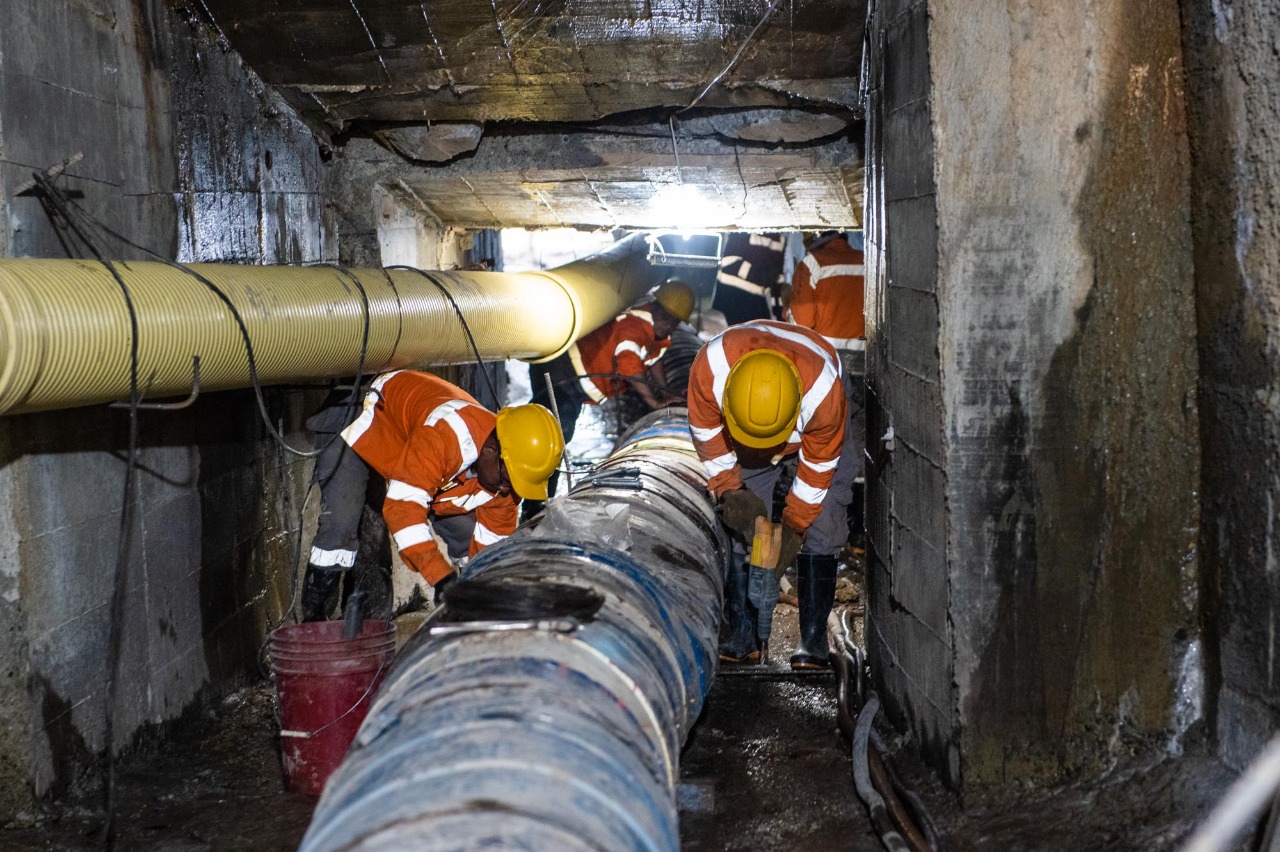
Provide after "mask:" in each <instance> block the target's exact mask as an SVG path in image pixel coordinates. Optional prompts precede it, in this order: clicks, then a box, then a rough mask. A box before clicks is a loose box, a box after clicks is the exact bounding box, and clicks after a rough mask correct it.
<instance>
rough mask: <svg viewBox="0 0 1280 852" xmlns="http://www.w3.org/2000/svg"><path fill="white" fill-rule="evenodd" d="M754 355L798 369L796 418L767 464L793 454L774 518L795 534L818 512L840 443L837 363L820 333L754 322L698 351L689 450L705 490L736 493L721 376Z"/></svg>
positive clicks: (736, 468)
mask: <svg viewBox="0 0 1280 852" xmlns="http://www.w3.org/2000/svg"><path fill="white" fill-rule="evenodd" d="M756 349H772V350H774V351H775V352H781V353H782V354H783V355H785V356H787V357H788V358H790V359H791V362H792V363H794V364H795V365H796V369H798V370H799V371H800V379H801V383H802V387H803V396H802V397H801V400H800V418H799V419H798V420H797V421H796V426H795V429H794V430H793V431H792V433H791V436H790V437H789V438H788V439H787V443H786V446H785V447H784V448H783V449H782V450H781V451H780V452H779V453H778V454H777V455H776V456H774V458H773V463H774V464H777V463H778V462H779V461H780V460H781V459H782V458H783V457H784V456H788V455H791V454H792V453H795V452H797V451H798V452H799V453H800V464H799V466H798V468H797V470H796V478H795V482H793V483H792V485H791V491H790V493H788V494H787V503H786V507H785V508H784V509H783V512H782V520H783V522H784V523H785V524H786V525H787V526H789V527H791V528H792V529H794V530H796V531H797V532H804V531H805V530H807V529H808V528H809V525H810V524H812V523H813V522H814V520H816V519H817V517H818V513H819V512H820V511H821V510H822V501H823V500H824V499H826V496H827V488H828V487H829V486H830V485H831V480H832V478H833V477H834V476H835V472H836V464H837V463H839V461H840V448H841V446H842V445H843V444H844V425H845V413H846V403H845V398H844V385H843V381H842V378H843V377H842V374H841V371H840V360H839V358H838V357H837V356H836V353H835V350H834V349H832V348H831V344H830V343H828V342H827V341H826V340H825V339H824V338H823V337H822V336H821V335H819V334H817V333H815V332H813V331H810V330H809V329H807V328H802V327H801V326H797V325H792V324H790V323H785V322H773V321H772V320H755V321H753V322H748V323H743V324H742V325H735V326H731V327H730V328H729V329H728V330H727V331H725V332H723V333H722V334H721V335H720V336H719V337H717V338H715V339H713V340H712V341H711V342H710V343H708V344H707V345H706V346H704V347H702V351H700V352H699V353H698V357H697V358H695V359H694V362H693V369H692V371H691V372H690V374H689V427H690V430H691V431H692V432H693V445H694V447H695V448H696V449H697V451H698V458H700V459H701V460H702V464H703V466H704V467H705V468H706V471H707V473H708V474H709V475H710V476H711V481H710V482H708V483H707V488H708V489H710V491H711V493H712V494H714V495H716V496H717V497H719V496H720V495H721V494H723V493H724V492H726V491H732V490H734V489H736V488H741V487H742V468H741V466H740V465H739V464H738V455H737V452H736V451H735V449H734V445H733V442H732V440H731V439H730V437H729V432H728V430H727V429H726V428H725V425H724V410H723V407H722V405H721V400H722V399H723V398H724V385H725V379H727V378H728V377H729V370H730V369H732V368H733V365H734V364H736V363H738V359H739V358H741V357H742V356H744V355H746V354H747V353H748V352H751V351H754V350H756Z"/></svg>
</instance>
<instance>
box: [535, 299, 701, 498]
mask: <svg viewBox="0 0 1280 852" xmlns="http://www.w3.org/2000/svg"><path fill="white" fill-rule="evenodd" d="M693 303H694V295H693V289H692V288H691V287H689V285H688V284H686V283H685V282H683V281H681V280H680V279H679V278H668V279H667V280H666V281H664V282H663V283H662V284H660V285H659V286H658V288H657V289H656V290H655V291H654V292H653V294H652V295H651V296H646V297H645V298H644V299H642V300H641V301H640V302H639V303H637V304H636V305H635V306H633V307H632V308H631V309H630V310H628V311H626V312H625V313H622V314H619V315H618V316H616V317H614V318H613V319H612V320H610V321H609V322H607V323H605V324H604V325H602V326H600V327H599V328H597V329H595V330H594V331H592V332H591V333H590V334H588V335H586V336H585V337H583V338H582V339H581V340H579V341H578V342H577V343H574V344H573V345H571V346H570V347H569V349H568V351H566V352H565V353H564V354H563V355H561V356H560V357H558V358H555V359H553V360H551V361H549V362H547V363H545V364H533V365H532V366H531V367H530V368H529V380H530V383H531V384H532V386H533V401H534V402H536V403H540V404H542V405H545V406H548V407H551V397H550V395H549V394H548V391H547V384H548V378H549V380H550V384H551V385H552V386H553V387H554V388H555V394H556V398H555V409H556V410H557V411H558V413H559V415H560V428H561V430H562V431H563V433H564V440H565V443H568V442H569V441H572V440H573V434H574V432H575V431H577V423H578V416H579V415H580V414H581V413H582V406H584V405H598V404H600V403H602V402H604V401H605V400H606V399H609V398H611V397H615V396H618V395H619V394H621V393H623V392H624V391H625V390H627V388H628V387H629V388H631V389H632V390H634V391H635V392H636V394H637V395H639V397H640V398H641V399H642V400H644V403H645V404H646V405H648V406H649V408H651V409H657V408H661V407H662V406H663V405H667V404H669V403H672V402H683V400H681V399H679V397H676V396H675V395H673V394H670V393H665V392H663V391H662V389H661V384H662V367H661V364H659V359H660V358H661V357H662V354H663V353H664V352H666V350H667V347H668V346H669V345H670V344H671V332H672V331H674V330H675V327H676V326H677V325H678V324H680V323H681V322H688V320H689V317H691V316H693ZM646 372H650V373H651V374H652V375H654V376H655V378H656V379H657V384H658V385H659V388H657V389H655V388H654V387H653V386H651V385H650V384H649V383H648V382H647V381H643V377H644V375H645V373H646ZM559 476H560V474H559V472H556V473H553V474H552V475H551V480H550V484H549V486H548V488H549V489H550V493H555V487H556V481H557V480H558V479H559ZM541 508H542V504H541V503H540V502H535V501H532V500H530V501H528V502H526V503H525V505H524V508H523V515H524V517H526V518H529V517H532V516H533V515H535V514H536V513H537V512H538V511H539V510H540V509H541Z"/></svg>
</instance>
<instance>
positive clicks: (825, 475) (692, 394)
mask: <svg viewBox="0 0 1280 852" xmlns="http://www.w3.org/2000/svg"><path fill="white" fill-rule="evenodd" d="M846 382H847V377H846V376H845V375H844V373H843V371H842V369H841V365H840V360H839V358H838V357H837V356H836V352H835V350H834V349H833V348H832V347H831V344H830V343H828V342H827V341H826V340H825V339H823V337H822V336H821V335H819V334H817V333H816V332H813V331H811V330H809V329H807V328H801V327H800V326H796V325H792V324H790V323H781V322H773V321H770V320H756V321H753V322H749V323H744V324H741V325H736V326H731V327H730V328H729V329H728V330H727V331H725V332H724V333H722V334H721V335H720V336H719V337H716V338H715V339H713V340H712V341H711V342H710V343H708V344H707V345H706V346H705V347H703V349H702V351H701V352H700V353H698V357H697V358H696V359H695V360H694V363H693V369H692V371H691V373H690V376H689V425H690V428H691V431H692V433H693V442H694V447H695V448H696V449H697V452H698V457H699V458H700V459H701V460H702V463H703V465H704V467H705V468H706V471H707V474H708V476H709V477H710V479H709V481H708V483H707V487H708V489H709V490H710V491H711V493H712V494H713V495H714V496H715V497H717V498H718V500H719V501H720V507H721V518H722V520H723V522H724V524H725V527H726V528H727V529H728V531H729V533H730V538H731V540H732V541H733V546H734V558H733V560H732V562H731V567H730V574H729V580H728V587H727V588H726V591H725V619H726V624H727V626H728V636H727V638H726V639H725V641H724V642H723V643H722V644H721V649H720V657H721V659H722V660H724V661H726V662H756V661H759V660H760V659H761V656H762V653H763V652H765V651H767V645H766V643H767V640H768V623H769V621H770V620H771V615H772V611H773V603H774V602H775V601H776V599H777V585H776V582H777V580H778V579H780V577H781V574H782V572H783V571H785V569H786V568H787V567H788V566H789V565H790V564H791V563H792V562H793V561H795V562H796V568H797V576H798V581H799V588H798V597H799V603H800V629H801V637H800V639H801V642H800V647H799V648H798V649H797V651H796V654H795V655H794V656H793V657H792V658H791V665H792V667H793V668H796V669H804V668H820V667H824V666H826V665H827V636H826V621H827V614H828V613H829V612H830V611H831V606H832V603H833V602H834V598H835V575H836V554H838V553H839V552H840V549H841V548H842V547H843V546H844V543H845V540H846V538H847V536H848V527H847V523H846V520H845V514H846V511H847V508H848V505H849V502H850V500H851V499H852V495H853V481H854V478H855V477H856V475H857V471H858V469H859V465H858V462H859V461H860V459H855V458H852V457H846V456H845V455H844V454H843V453H842V449H843V447H844V444H845V437H846V434H847V414H848V410H847V406H846V402H845V392H846V388H845V383H846ZM791 455H798V460H797V466H796V475H795V478H794V480H793V481H792V483H791V487H790V490H789V491H788V493H787V497H786V503H785V506H784V507H783V510H782V513H781V524H782V538H781V554H780V556H779V558H778V559H777V568H776V569H775V570H772V571H769V570H765V569H762V568H760V567H759V566H752V565H750V564H748V548H749V547H750V546H751V544H752V539H753V535H754V533H755V530H756V519H757V518H764V519H765V520H772V518H773V511H772V505H773V491H774V485H775V484H776V483H777V481H778V478H779V476H781V475H782V465H781V463H782V461H783V459H785V458H786V457H788V456H791Z"/></svg>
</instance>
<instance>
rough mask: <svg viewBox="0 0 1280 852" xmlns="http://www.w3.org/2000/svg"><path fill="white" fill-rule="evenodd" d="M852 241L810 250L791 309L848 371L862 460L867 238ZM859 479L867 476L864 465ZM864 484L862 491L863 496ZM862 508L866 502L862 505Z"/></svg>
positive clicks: (853, 441) (823, 238)
mask: <svg viewBox="0 0 1280 852" xmlns="http://www.w3.org/2000/svg"><path fill="white" fill-rule="evenodd" d="M850 236H851V237H852V238H853V240H852V242H851V241H850V239H849V238H846V237H845V236H844V235H842V234H840V233H839V232H837V231H824V232H823V233H822V234H820V235H819V237H818V239H817V240H816V241H814V242H813V243H812V244H811V245H810V246H809V253H808V254H806V255H805V257H804V260H802V261H801V262H800V265H799V266H797V267H796V271H795V275H793V276H792V279H791V301H790V305H789V308H788V311H789V317H790V319H791V321H792V322H794V323H796V324H797V325H802V326H804V327H805V328H811V329H813V330H814V331H816V332H818V334H821V335H822V336H823V337H825V338H826V339H827V342H828V343H830V344H831V345H832V346H834V347H835V348H836V354H837V355H838V356H839V357H840V362H841V364H842V365H843V367H844V371H845V373H846V374H848V375H849V377H850V379H851V380H852V381H850V383H849V398H848V400H847V403H848V406H849V422H850V424H852V427H853V428H852V431H851V433H850V434H849V437H848V439H847V442H846V444H845V446H846V449H847V452H849V453H852V454H853V455H854V456H855V457H856V458H858V459H859V460H861V459H862V457H863V452H864V449H865V446H866V429H867V419H866V402H865V386H866V382H865V378H864V377H865V374H866V348H867V341H866V317H865V314H864V312H863V303H864V299H865V291H866V284H865V277H864V276H865V270H866V267H865V265H864V260H863V252H862V239H861V237H862V233H861V232H860V231H856V232H853V234H851V235H850ZM857 476H858V478H859V479H861V477H862V469H861V465H859V469H858V474H857ZM860 489H861V483H860V482H859V484H858V486H856V493H860ZM856 503H857V505H858V506H859V507H860V506H861V500H858V501H856ZM849 532H850V537H851V540H852V542H853V544H854V545H855V546H858V547H860V546H861V545H862V539H863V529H862V513H861V511H860V509H859V510H858V511H856V512H854V513H852V514H851V517H850V518H849Z"/></svg>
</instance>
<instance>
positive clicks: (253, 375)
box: [46, 182, 371, 458]
mask: <svg viewBox="0 0 1280 852" xmlns="http://www.w3.org/2000/svg"><path fill="white" fill-rule="evenodd" d="M46 183H47V182H46ZM55 191H56V190H55ZM59 195H60V196H61V201H62V203H63V204H65V205H66V208H67V210H68V211H74V212H76V213H78V214H79V215H80V216H81V217H82V218H83V219H84V220H85V221H86V222H87V223H88V224H90V225H92V226H93V227H95V228H97V229H98V230H100V231H102V232H103V233H105V234H107V235H109V236H111V237H113V238H115V239H117V240H119V241H120V242H121V243H123V244H124V245H127V246H129V247H130V248H134V249H137V250H138V251H141V252H144V253H145V254H147V255H149V256H151V257H153V258H155V259H156V260H157V261H158V262H160V263H163V264H165V265H166V266H169V267H170V268H173V269H176V270H178V271H180V272H182V273H184V274H186V275H189V276H191V277H192V278H195V279H196V280H197V281H199V282H200V283H201V284H202V285H204V286H205V287H206V288H207V289H208V290H209V291H210V292H211V293H213V294H214V295H215V296H216V297H217V298H218V299H219V301H221V302H222V303H223V305H224V306H225V307H226V308H227V310H228V312H230V314H231V317H232V319H234V320H235V322H236V326H237V328H238V329H239V331H240V337H241V340H242V341H243V343H244V347H245V356H246V358H247V360H248V366H249V379H250V381H251V382H252V385H253V392H254V398H255V400H256V401H257V405H258V413H259V414H260V416H261V418H262V422H263V424H264V425H265V426H266V429H267V432H268V434H270V435H271V436H272V437H273V438H274V439H275V440H276V441H277V442H279V443H280V445H281V446H283V447H284V448H285V450H286V451H287V452H289V453H292V454H293V455H295V456H299V457H301V458H314V457H316V456H318V455H320V453H322V452H324V450H325V449H326V448H327V447H328V446H329V444H330V443H332V442H333V441H335V440H337V439H338V437H339V436H338V434H337V433H335V434H334V435H332V436H330V437H329V439H328V440H326V441H325V443H324V444H323V445H321V446H318V447H314V448H313V449H311V450H299V449H297V448H296V447H292V446H290V445H289V443H288V441H287V439H286V438H285V437H284V435H283V434H281V433H280V432H279V431H277V430H276V428H275V425H274V424H273V423H272V421H271V415H270V413H269V412H268V411H267V405H266V398H265V396H264V394H263V390H262V382H261V381H260V380H259V379H258V368H257V360H256V358H255V356H254V352H253V341H252V339H251V338H250V336H249V329H248V326H247V325H246V324H245V321H244V317H243V316H242V315H241V314H240V311H239V310H238V309H237V308H236V306H235V304H234V303H233V302H232V301H231V298H230V297H229V296H228V295H227V294H226V293H225V292H224V291H223V290H222V288H220V287H219V286H218V285H216V284H214V283H213V282H212V281H210V280H209V279H208V278H206V277H205V276H203V275H201V274H200V273H199V272H196V271H195V270H194V269H192V268H191V267H190V266H188V265H186V264H183V263H178V262H177V261H173V260H170V259H169V258H167V257H165V256H164V255H162V254H160V253H158V252H156V251H154V250H153V249H150V248H148V247H146V246H144V245H140V244H138V243H136V242H134V241H133V240H131V239H129V238H128V237H126V236H124V235H123V234H121V233H119V232H117V231H115V230H113V229H112V228H111V227H110V226H108V225H106V224H104V223H103V222H102V221H101V220H99V219H97V218H96V217H95V216H93V214H91V213H89V212H88V211H87V210H85V209H84V208H83V207H81V206H80V205H79V204H77V203H76V202H75V201H74V200H72V199H70V198H67V197H66V196H65V195H62V194H61V193H59ZM318 265H319V266H326V267H329V268H331V269H334V270H335V271H337V272H338V273H339V274H340V275H342V276H344V277H345V278H347V279H348V280H349V281H351V282H352V284H354V285H355V288H356V290H357V291H358V292H359V293H360V299H361V302H362V306H363V311H364V327H363V330H362V334H361V338H360V360H359V364H358V367H357V374H356V380H357V384H359V383H360V382H362V381H363V376H364V366H365V360H366V358H367V356H368V347H369V331H370V324H371V316H370V309H369V294H368V292H367V291H366V290H365V288H364V285H363V284H362V283H361V282H360V279H359V278H357V277H356V275H355V274H354V273H353V272H351V270H350V269H348V268H347V267H345V266H339V265H337V264H329V263H324V264H318ZM358 396H359V395H358V394H355V393H354V392H353V394H352V400H351V401H350V402H349V406H350V408H349V412H350V411H354V408H355V399H357V398H358Z"/></svg>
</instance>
